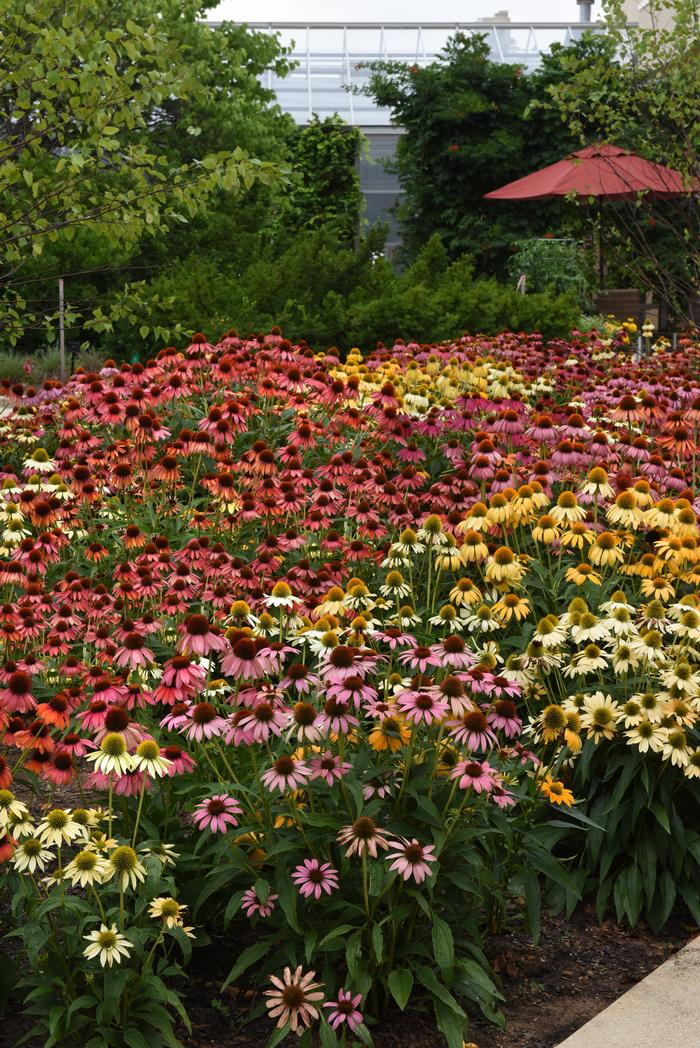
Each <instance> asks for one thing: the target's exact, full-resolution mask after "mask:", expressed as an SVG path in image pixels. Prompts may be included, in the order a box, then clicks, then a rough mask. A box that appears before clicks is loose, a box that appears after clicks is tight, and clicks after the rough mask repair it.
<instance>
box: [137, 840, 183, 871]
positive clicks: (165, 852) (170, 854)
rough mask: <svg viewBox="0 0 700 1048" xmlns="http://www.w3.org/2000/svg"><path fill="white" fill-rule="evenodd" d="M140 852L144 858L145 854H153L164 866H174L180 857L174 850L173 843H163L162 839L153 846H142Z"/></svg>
mask: <svg viewBox="0 0 700 1048" xmlns="http://www.w3.org/2000/svg"><path fill="white" fill-rule="evenodd" d="M141 854H142V855H143V856H144V858H145V857H146V856H147V855H155V857H156V859H158V861H159V862H160V863H161V864H162V865H163V866H164V867H168V866H175V865H176V864H177V860H178V859H179V858H180V852H176V851H175V847H174V845H172V844H164V843H163V842H162V841H161V843H160V844H158V845H157V846H156V847H155V848H142V849H141Z"/></svg>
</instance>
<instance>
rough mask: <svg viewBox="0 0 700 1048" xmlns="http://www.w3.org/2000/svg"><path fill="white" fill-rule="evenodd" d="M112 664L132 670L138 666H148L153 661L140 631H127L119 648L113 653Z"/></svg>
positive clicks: (151, 653)
mask: <svg viewBox="0 0 700 1048" xmlns="http://www.w3.org/2000/svg"><path fill="white" fill-rule="evenodd" d="M113 661H114V664H115V665H116V666H121V667H122V668H123V669H130V670H133V669H135V668H136V667H138V666H148V665H149V664H150V663H152V662H155V658H154V656H153V652H152V651H151V650H150V648H147V647H146V641H145V640H144V638H143V637H142V636H141V634H140V633H136V632H131V633H127V634H126V636H125V637H124V643H123V644H122V646H121V648H117V650H116V652H115V653H114V660H113Z"/></svg>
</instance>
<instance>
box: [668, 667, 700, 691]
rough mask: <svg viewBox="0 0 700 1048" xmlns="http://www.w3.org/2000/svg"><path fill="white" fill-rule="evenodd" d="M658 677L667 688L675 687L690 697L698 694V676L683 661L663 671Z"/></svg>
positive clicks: (699, 685) (699, 678)
mask: <svg viewBox="0 0 700 1048" xmlns="http://www.w3.org/2000/svg"><path fill="white" fill-rule="evenodd" d="M660 676H661V680H662V682H663V683H664V685H665V686H666V687H667V688H672V687H675V688H677V689H678V691H682V692H685V693H686V695H690V696H692V697H694V696H696V695H698V694H699V693H700V676H699V675H698V674H697V673H696V672H695V671H694V670H693V668H692V666H690V664H689V663H687V662H685V661H683V662H677V663H676V665H675V666H673V667H672V668H671V669H663V670H662V671H661V674H660Z"/></svg>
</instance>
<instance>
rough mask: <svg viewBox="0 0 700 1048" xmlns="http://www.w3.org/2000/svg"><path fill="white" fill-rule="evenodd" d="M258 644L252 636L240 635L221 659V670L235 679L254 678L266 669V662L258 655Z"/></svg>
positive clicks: (261, 674) (262, 673)
mask: <svg viewBox="0 0 700 1048" xmlns="http://www.w3.org/2000/svg"><path fill="white" fill-rule="evenodd" d="M259 650H260V649H259V645H258V643H257V641H256V639H255V638H254V637H240V638H239V639H238V640H237V641H236V643H235V644H234V645H233V649H232V650H231V651H228V652H227V653H226V654H225V655H224V656H222V659H221V671H222V673H225V674H226V676H227V677H233V678H234V679H235V680H256V679H257V678H258V677H262V676H263V675H264V674H265V672H266V670H267V666H266V662H265V660H264V659H263V658H260V656H259Z"/></svg>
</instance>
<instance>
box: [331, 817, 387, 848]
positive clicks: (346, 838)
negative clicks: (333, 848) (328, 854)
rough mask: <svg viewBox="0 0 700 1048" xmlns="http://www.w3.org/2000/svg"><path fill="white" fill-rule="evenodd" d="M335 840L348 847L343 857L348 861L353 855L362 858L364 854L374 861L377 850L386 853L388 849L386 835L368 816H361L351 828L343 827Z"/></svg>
mask: <svg viewBox="0 0 700 1048" xmlns="http://www.w3.org/2000/svg"><path fill="white" fill-rule="evenodd" d="M337 840H338V844H342V845H345V844H347V845H348V847H347V849H346V851H345V857H346V858H348V859H349V858H350V857H351V856H353V855H357V856H358V858H362V856H363V855H365V854H369V855H371V857H372V858H373V859H376V858H377V848H383V849H384V850H385V851H386V849H387V848H388V847H389V842H388V841H387V839H386V833H385V832H384V830H380V829H379V828H378V826H377V824H376V822H375V821H374V819H371V818H370V817H369V815H361V816H360V817H359V819H355V821H354V822H353V823H352V825H351V826H344V827H343V828H342V830H341V831H340V833H339V834H338V837H337Z"/></svg>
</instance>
